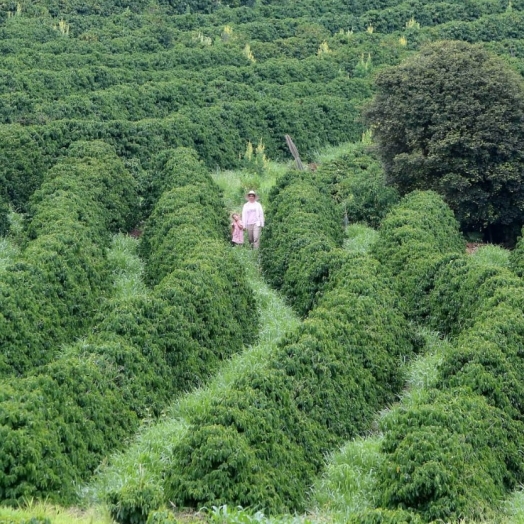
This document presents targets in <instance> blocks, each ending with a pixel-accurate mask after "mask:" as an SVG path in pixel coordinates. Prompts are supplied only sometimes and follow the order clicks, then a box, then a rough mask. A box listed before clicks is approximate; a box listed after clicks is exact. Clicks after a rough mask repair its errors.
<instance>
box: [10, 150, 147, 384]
mask: <svg viewBox="0 0 524 524" xmlns="http://www.w3.org/2000/svg"><path fill="white" fill-rule="evenodd" d="M136 203H137V201H136V192H135V183H134V179H133V178H132V177H131V176H130V175H129V173H128V172H127V171H126V170H125V168H124V166H123V164H122V162H121V160H119V159H118V157H117V156H116V155H115V153H114V151H112V150H111V148H110V147H109V146H108V145H106V144H104V143H103V142H91V143H76V144H74V145H73V146H71V148H70V150H69V152H68V156H67V157H64V158H63V160H62V161H61V162H60V163H58V164H57V165H56V166H55V167H54V168H53V169H51V170H50V171H49V173H48V174H47V177H46V181H45V182H44V184H43V185H42V187H41V189H40V190H39V191H37V192H36V193H35V194H34V196H33V197H32V199H31V208H30V209H31V220H30V222H29V226H28V237H29V240H28V242H27V245H26V247H25V249H24V250H23V252H22V253H21V254H20V256H19V257H18V258H17V259H16V260H14V261H13V263H12V264H11V265H10V266H9V267H8V268H6V271H5V272H4V274H3V278H2V282H1V284H0V295H1V296H2V310H1V315H0V344H1V346H2V349H1V355H2V360H3V362H4V363H5V368H4V369H2V372H3V373H18V374H20V373H25V372H26V371H28V370H30V369H31V368H32V367H34V366H37V365H41V364H44V363H47V362H50V361H51V360H52V359H53V358H55V356H56V353H57V350H58V347H59V345H60V344H61V343H63V342H66V341H69V340H71V339H73V338H74V337H77V336H79V335H80V334H82V331H83V330H84V329H85V328H86V327H87V326H89V323H90V322H91V320H92V314H91V313H92V311H93V310H95V309H96V307H97V303H98V302H99V299H100V297H101V296H102V295H103V294H104V293H105V292H106V291H107V290H108V288H110V285H111V282H110V280H109V278H108V277H109V275H108V273H107V263H106V259H105V248H106V246H107V245H108V242H109V239H110V232H111V231H113V232H116V231H118V230H120V229H126V228H128V227H129V223H130V217H131V216H132V213H133V212H134V211H135V209H136Z"/></svg>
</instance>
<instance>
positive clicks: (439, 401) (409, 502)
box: [377, 388, 522, 521]
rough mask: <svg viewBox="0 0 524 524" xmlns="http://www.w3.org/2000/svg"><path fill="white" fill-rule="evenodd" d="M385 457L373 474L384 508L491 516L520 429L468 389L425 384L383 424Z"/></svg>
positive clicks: (510, 481)
mask: <svg viewBox="0 0 524 524" xmlns="http://www.w3.org/2000/svg"><path fill="white" fill-rule="evenodd" d="M383 429H384V430H385V440H384V443H383V451H384V453H385V454H386V461H385V462H384V464H383V467H382V470H381V471H380V472H379V474H378V476H377V478H378V479H379V480H378V486H379V489H380V490H381V493H382V502H383V505H384V506H385V507H389V508H393V509H395V508H396V507H398V506H400V507H404V508H409V509H410V510H411V511H414V512H416V513H418V514H419V515H420V516H421V517H422V519H423V520H424V521H433V520H437V519H442V520H446V521H447V520H450V519H451V520H454V519H458V518H461V517H465V516H467V518H472V519H484V518H490V517H494V515H495V514H496V510H495V509H494V507H493V506H494V505H496V504H497V502H496V501H498V500H500V499H501V498H502V497H503V496H504V493H505V490H506V489H507V488H509V487H511V486H512V485H514V483H515V477H514V475H512V474H511V473H510V472H509V470H508V468H507V466H506V465H507V464H514V463H515V461H517V462H519V459H518V458H517V456H518V449H519V447H520V446H521V445H522V444H521V440H522V437H521V436H520V435H521V434H522V433H521V432H522V428H520V426H519V425H517V424H515V423H514V422H513V421H512V420H511V418H510V417H508V415H507V414H505V413H504V412H503V411H501V410H499V409H497V408H495V407H493V406H490V405H489V404H488V403H487V402H486V401H485V399H484V398H483V397H481V396H479V395H475V394H473V393H471V392H470V391H469V390H468V389H467V388H464V389H460V388H450V389H448V390H446V391H436V390H433V391H429V392H428V393H427V397H426V399H425V401H424V402H421V403H420V404H418V405H416V406H411V407H409V408H405V409H398V410H395V411H393V412H391V416H389V417H386V418H385V419H384V423H383Z"/></svg>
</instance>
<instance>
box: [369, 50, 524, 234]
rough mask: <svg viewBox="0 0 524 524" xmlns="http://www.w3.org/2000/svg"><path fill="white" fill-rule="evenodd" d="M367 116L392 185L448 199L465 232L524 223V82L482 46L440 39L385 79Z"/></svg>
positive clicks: (513, 228) (505, 229) (507, 229)
mask: <svg viewBox="0 0 524 524" xmlns="http://www.w3.org/2000/svg"><path fill="white" fill-rule="evenodd" d="M376 86H377V95H376V97H375V98H374V100H373V102H372V103H371V104H370V105H369V106H368V108H367V111H366V117H367V120H368V122H369V123H370V124H371V125H372V129H373V133H374V136H375V137H376V140H377V142H378V151H379V154H380V157H381V159H382V161H383V162H384V166H385V170H386V173H387V177H388V180H389V181H390V182H391V183H392V184H393V185H394V186H396V187H397V188H398V189H399V190H400V191H401V192H402V193H407V192H409V191H412V190H414V189H432V190H435V191H436V192H438V193H440V194H441V195H443V197H444V199H445V200H446V202H447V203H448V204H449V206H450V207H451V208H452V209H453V210H454V211H455V213H456V216H457V219H458V220H459V222H460V223H461V226H462V227H463V228H464V229H466V230H474V231H479V230H481V231H485V232H486V234H487V235H488V238H489V239H495V240H498V241H503V240H506V241H511V240H513V241H514V240H515V237H516V234H517V233H518V231H519V230H520V227H521V226H522V224H523V222H524V172H523V170H522V164H523V162H522V160H523V158H522V142H523V140H524V84H523V82H522V80H521V78H520V77H519V75H517V74H516V73H515V72H514V71H512V70H511V69H510V68H509V67H508V66H507V65H506V64H504V62H503V61H502V60H501V59H499V58H496V57H495V56H493V55H491V54H489V53H488V52H487V51H486V50H485V49H483V48H482V47H480V46H472V45H470V44H466V43H464V42H442V43H437V44H432V45H431V46H428V47H425V48H424V49H423V50H422V51H421V52H420V53H419V54H417V55H415V56H413V57H411V59H409V60H407V61H405V62H403V63H402V64H401V65H399V66H396V67H394V68H391V69H388V70H386V71H383V72H381V73H380V75H379V76H378V77H377V80H376Z"/></svg>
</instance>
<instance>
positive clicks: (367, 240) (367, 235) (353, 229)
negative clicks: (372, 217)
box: [344, 224, 379, 254]
mask: <svg viewBox="0 0 524 524" xmlns="http://www.w3.org/2000/svg"><path fill="white" fill-rule="evenodd" d="M378 237H379V232H378V231H377V230H376V229H373V228H371V227H369V226H367V225H366V224H350V225H349V226H347V227H346V238H345V239H344V248H345V249H347V250H348V251H350V252H351V253H362V254H364V253H367V252H368V251H369V250H370V249H371V246H372V245H373V244H374V243H375V242H376V241H377V239H378Z"/></svg>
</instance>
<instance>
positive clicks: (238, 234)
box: [231, 221, 244, 244]
mask: <svg viewBox="0 0 524 524" xmlns="http://www.w3.org/2000/svg"><path fill="white" fill-rule="evenodd" d="M231 229H232V231H233V236H232V238H231V242H233V244H243V243H244V230H243V229H242V222H240V221H238V222H231Z"/></svg>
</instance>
